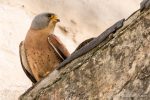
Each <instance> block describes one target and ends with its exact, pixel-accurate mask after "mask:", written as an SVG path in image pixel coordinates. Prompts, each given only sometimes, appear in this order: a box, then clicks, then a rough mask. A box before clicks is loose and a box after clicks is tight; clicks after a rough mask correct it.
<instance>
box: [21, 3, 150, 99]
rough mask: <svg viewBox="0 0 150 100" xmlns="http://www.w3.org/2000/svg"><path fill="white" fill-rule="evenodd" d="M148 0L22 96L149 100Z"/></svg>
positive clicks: (26, 97) (149, 12)
mask: <svg viewBox="0 0 150 100" xmlns="http://www.w3.org/2000/svg"><path fill="white" fill-rule="evenodd" d="M149 1H150V0H144V2H143V3H141V9H140V10H138V11H136V12H135V13H133V14H132V15H131V16H130V17H129V18H128V19H126V20H125V21H124V23H123V26H122V27H121V28H120V29H117V30H116V31H115V32H113V33H112V34H111V35H109V36H108V37H107V38H106V39H105V40H104V41H102V42H100V43H99V44H98V45H97V46H96V47H95V48H93V49H92V50H90V51H89V52H88V53H86V54H84V55H82V56H80V57H78V58H76V59H74V60H73V61H71V62H69V63H68V64H67V65H65V66H63V67H62V68H61V69H59V70H55V71H54V72H53V73H51V74H50V75H49V76H47V77H46V78H45V79H43V80H41V81H40V82H39V83H37V84H36V85H34V86H33V87H31V88H30V89H29V90H28V91H27V92H26V93H24V94H23V95H22V96H21V97H20V100H32V99H36V100H64V99H65V100H87V99H89V100H99V99H100V100H149V99H150V9H149Z"/></svg>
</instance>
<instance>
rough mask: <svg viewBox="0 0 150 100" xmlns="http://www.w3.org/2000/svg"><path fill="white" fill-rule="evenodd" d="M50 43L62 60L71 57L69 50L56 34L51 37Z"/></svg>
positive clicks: (49, 38)
mask: <svg viewBox="0 0 150 100" xmlns="http://www.w3.org/2000/svg"><path fill="white" fill-rule="evenodd" d="M48 42H49V44H50V45H51V46H52V47H53V49H54V50H55V52H56V53H57V54H58V55H59V56H60V57H61V58H62V60H65V59H66V58H67V57H68V56H70V53H69V51H68V50H67V48H66V47H65V46H64V44H63V43H62V42H61V41H60V39H59V38H58V37H57V36H55V35H54V34H50V35H49V37H48Z"/></svg>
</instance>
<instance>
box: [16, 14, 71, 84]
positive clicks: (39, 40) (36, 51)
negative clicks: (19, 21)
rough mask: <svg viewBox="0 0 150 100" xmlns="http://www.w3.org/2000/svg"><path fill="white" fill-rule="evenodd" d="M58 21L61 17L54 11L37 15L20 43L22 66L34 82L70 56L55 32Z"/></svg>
mask: <svg viewBox="0 0 150 100" xmlns="http://www.w3.org/2000/svg"><path fill="white" fill-rule="evenodd" d="M57 22H59V19H58V18H57V16H56V15H55V14H53V13H42V14H39V15H37V16H36V17H35V18H34V19H33V21H32V23H31V26H30V29H29V30H28V33H27V35H26V38H25V40H24V41H22V42H21V43H20V46H19V53H20V60H21V64H22V68H23V70H24V72H25V73H26V75H27V76H28V77H29V79H30V80H31V81H32V82H33V83H36V82H37V81H39V80H41V79H42V78H44V77H45V76H47V75H48V74H49V73H51V72H52V71H53V70H54V69H55V68H56V67H57V66H58V65H59V64H60V63H61V62H62V61H64V60H65V59H66V58H67V57H68V56H70V53H69V52H68V50H67V49H66V48H65V46H64V45H63V43H62V42H61V41H60V40H59V38H58V37H56V36H55V35H54V34H53V31H54V28H55V25H56V23H57Z"/></svg>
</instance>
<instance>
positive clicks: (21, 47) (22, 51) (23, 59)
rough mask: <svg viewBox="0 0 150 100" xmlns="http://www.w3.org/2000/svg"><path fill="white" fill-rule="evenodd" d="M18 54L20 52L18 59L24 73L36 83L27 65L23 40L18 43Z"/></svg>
mask: <svg viewBox="0 0 150 100" xmlns="http://www.w3.org/2000/svg"><path fill="white" fill-rule="evenodd" d="M19 54H20V61H21V65H22V68H23V71H24V72H25V74H26V75H27V77H28V78H29V79H30V80H31V81H32V82H33V83H36V82H37V81H36V79H35V78H34V76H33V74H32V71H31V69H30V67H29V64H28V62H27V58H26V52H25V48H24V44H23V41H22V42H21V43H20V45H19Z"/></svg>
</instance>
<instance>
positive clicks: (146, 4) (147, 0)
mask: <svg viewBox="0 0 150 100" xmlns="http://www.w3.org/2000/svg"><path fill="white" fill-rule="evenodd" d="M149 8H150V0H143V1H142V2H141V3H140V11H141V12H142V11H143V10H146V9H149Z"/></svg>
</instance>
